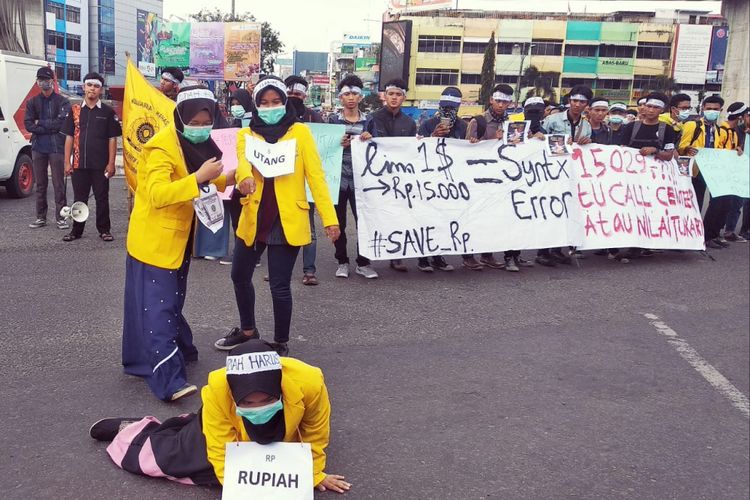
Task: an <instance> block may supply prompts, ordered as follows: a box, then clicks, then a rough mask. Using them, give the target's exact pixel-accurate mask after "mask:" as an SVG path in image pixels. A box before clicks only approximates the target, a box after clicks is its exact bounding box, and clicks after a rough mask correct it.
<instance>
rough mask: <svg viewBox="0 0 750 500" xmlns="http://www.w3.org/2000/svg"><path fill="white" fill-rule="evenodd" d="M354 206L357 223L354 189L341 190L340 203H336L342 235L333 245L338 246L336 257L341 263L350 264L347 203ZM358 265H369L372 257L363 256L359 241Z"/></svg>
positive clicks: (353, 212)
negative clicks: (347, 240) (347, 246)
mask: <svg viewBox="0 0 750 500" xmlns="http://www.w3.org/2000/svg"><path fill="white" fill-rule="evenodd" d="M347 202H348V203H349V206H351V207H352V215H353V216H354V223H355V224H356V223H357V200H356V199H355V198H354V190H353V189H352V188H348V189H346V190H344V191H339V203H338V205H336V217H338V219H339V228H340V229H341V236H339V239H337V240H336V241H335V242H334V244H333V246H334V248H336V253H335V257H336V260H337V261H338V263H339V264H348V263H349V255H347V252H346V204H347ZM357 265H358V266H369V265H370V259H368V258H367V257H362V256H361V255H360V254H359V242H357Z"/></svg>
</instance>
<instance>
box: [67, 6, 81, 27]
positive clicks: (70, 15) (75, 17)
mask: <svg viewBox="0 0 750 500" xmlns="http://www.w3.org/2000/svg"><path fill="white" fill-rule="evenodd" d="M65 19H66V20H67V21H68V22H71V23H77V24H81V9H79V8H78V7H72V6H70V5H68V6H67V7H66V9H65Z"/></svg>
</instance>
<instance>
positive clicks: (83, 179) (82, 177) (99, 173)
mask: <svg viewBox="0 0 750 500" xmlns="http://www.w3.org/2000/svg"><path fill="white" fill-rule="evenodd" d="M71 180H72V182H73V201H81V202H83V203H86V204H87V205H88V201H89V194H90V193H91V190H92V189H93V191H94V200H96V230H97V231H99V234H102V233H108V232H110V230H111V229H112V226H111V224H110V222H109V179H108V178H107V177H105V176H104V170H93V169H80V168H79V169H76V170H74V171H73V175H72V176H71ZM85 226H86V223H85V222H73V230H72V231H71V232H72V233H73V234H74V235H76V236H81V235H82V234H83V228H84V227H85Z"/></svg>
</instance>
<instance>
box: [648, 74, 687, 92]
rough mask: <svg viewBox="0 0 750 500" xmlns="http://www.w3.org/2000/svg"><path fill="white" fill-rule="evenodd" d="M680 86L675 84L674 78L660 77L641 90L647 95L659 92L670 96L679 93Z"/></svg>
mask: <svg viewBox="0 0 750 500" xmlns="http://www.w3.org/2000/svg"><path fill="white" fill-rule="evenodd" d="M679 90H680V86H679V85H678V84H677V82H676V81H675V79H674V78H671V77H669V76H666V75H660V76H657V77H656V78H654V81H653V82H652V83H651V84H650V85H648V87H647V88H645V89H643V93H644V95H645V94H648V93H649V92H661V93H662V94H667V95H668V96H671V95H672V94H674V93H677V92H679Z"/></svg>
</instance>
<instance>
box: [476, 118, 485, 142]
mask: <svg viewBox="0 0 750 500" xmlns="http://www.w3.org/2000/svg"><path fill="white" fill-rule="evenodd" d="M473 120H475V121H476V122H477V139H479V140H480V141H481V140H482V139H484V134H485V132H487V118H485V117H484V114H481V115H477V116H475V117H474V118H473Z"/></svg>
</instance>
